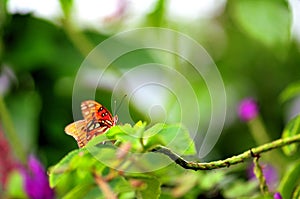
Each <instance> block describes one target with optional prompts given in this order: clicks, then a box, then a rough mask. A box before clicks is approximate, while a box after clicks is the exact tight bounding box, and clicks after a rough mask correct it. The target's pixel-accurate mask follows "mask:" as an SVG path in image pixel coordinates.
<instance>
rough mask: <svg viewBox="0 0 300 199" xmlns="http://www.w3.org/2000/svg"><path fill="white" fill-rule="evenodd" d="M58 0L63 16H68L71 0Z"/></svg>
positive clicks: (71, 4)
mask: <svg viewBox="0 0 300 199" xmlns="http://www.w3.org/2000/svg"><path fill="white" fill-rule="evenodd" d="M59 2H60V6H61V8H62V10H63V12H64V14H65V17H69V16H70V14H71V10H72V6H73V0H60V1H59Z"/></svg>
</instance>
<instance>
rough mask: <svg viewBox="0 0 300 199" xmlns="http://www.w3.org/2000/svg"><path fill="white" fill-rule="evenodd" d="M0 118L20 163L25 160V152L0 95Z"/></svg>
mask: <svg viewBox="0 0 300 199" xmlns="http://www.w3.org/2000/svg"><path fill="white" fill-rule="evenodd" d="M0 119H1V122H2V125H3V127H4V129H5V133H6V136H7V138H8V139H9V142H10V145H11V147H13V149H14V151H15V155H16V156H17V157H18V158H19V160H20V161H21V162H22V163H25V162H26V153H25V150H24V147H23V144H22V142H21V140H20V139H19V137H18V134H17V132H16V130H15V128H14V125H13V122H12V120H11V117H10V115H9V113H8V110H7V108H6V106H5V103H4V100H3V98H2V96H1V95H0Z"/></svg>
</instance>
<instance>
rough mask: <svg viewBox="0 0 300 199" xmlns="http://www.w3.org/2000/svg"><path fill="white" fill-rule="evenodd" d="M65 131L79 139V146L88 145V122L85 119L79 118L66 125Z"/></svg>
mask: <svg viewBox="0 0 300 199" xmlns="http://www.w3.org/2000/svg"><path fill="white" fill-rule="evenodd" d="M65 132H66V134H68V135H71V136H72V137H74V138H75V140H76V141H77V144H78V146H79V148H82V147H84V146H85V145H86V143H87V139H86V122H85V120H79V121H76V122H73V123H71V124H69V125H68V126H66V128H65Z"/></svg>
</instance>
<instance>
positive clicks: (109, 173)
mask: <svg viewBox="0 0 300 199" xmlns="http://www.w3.org/2000/svg"><path fill="white" fill-rule="evenodd" d="M220 2H221V1H220ZM224 2H225V1H224ZM9 3H10V1H9V0H8V1H6V0H2V1H1V0H0V98H1V99H2V97H3V99H4V102H5V104H4V103H3V106H2V103H1V108H0V133H2V131H3V133H4V134H5V135H6V134H9V133H8V131H10V130H7V128H6V126H7V125H6V123H7V122H6V121H9V118H10V119H11V121H12V123H11V124H12V125H13V126H10V127H9V128H8V129H11V130H12V131H16V134H17V137H18V138H19V139H20V143H21V144H16V145H14V144H13V143H14V142H11V140H9V141H10V142H11V143H10V144H11V147H12V150H14V151H15V152H16V153H15V154H14V156H13V157H14V158H18V155H20V153H19V152H18V151H20V148H22V147H23V148H22V149H23V150H21V151H23V153H26V154H30V153H35V154H37V156H38V157H39V158H40V160H41V161H42V162H43V163H44V164H45V165H46V166H47V167H49V173H50V175H49V179H50V183H51V186H52V187H53V188H54V189H55V192H56V194H57V198H105V197H106V196H112V197H115V196H117V197H119V198H124V199H125V198H134V197H136V198H147V197H148V198H157V197H160V198H197V197H198V198H218V197H219V198H220V197H224V198H249V197H253V198H270V196H263V195H262V194H261V193H260V192H259V183H258V182H257V181H255V180H249V179H248V178H247V176H246V171H247V168H248V166H249V165H250V162H245V163H241V164H239V165H236V166H230V167H229V168H224V169H219V170H213V171H191V170H185V169H183V168H181V167H180V166H179V165H177V164H175V163H174V162H173V161H172V160H171V159H169V158H168V157H167V156H165V155H163V154H160V153H154V152H151V151H152V149H153V148H155V147H156V146H158V145H162V146H166V147H167V148H168V149H170V150H172V151H173V152H174V153H176V154H178V155H180V156H181V157H184V158H185V159H187V160H189V161H193V162H209V161H211V160H222V159H225V158H228V157H231V156H233V155H237V154H239V153H240V152H242V151H246V150H249V149H250V148H254V147H255V146H257V145H258V143H259V141H262V140H255V139H256V138H255V133H253V132H251V131H252V130H253V129H256V135H257V134H260V135H261V132H263V131H265V132H266V135H267V136H268V137H267V138H268V139H269V141H271V140H275V139H277V138H279V137H280V138H281V139H282V140H285V139H288V138H291V137H294V136H299V118H300V117H299V111H298V107H299V94H300V83H299V76H300V70H299V65H300V56H299V41H297V40H296V39H295V38H296V37H295V35H293V34H292V33H291V31H292V30H293V28H292V22H293V20H292V14H293V13H292V11H291V4H289V2H288V1H285V0H228V1H226V2H225V3H224V5H223V6H224V7H223V8H222V9H221V8H220V11H219V12H218V13H217V14H215V15H213V16H206V17H204V18H191V19H190V18H188V19H186V18H181V17H178V16H173V15H171V14H170V13H171V12H170V10H168V9H169V7H168V4H169V1H165V0H157V1H156V2H155V5H154V6H153V9H149V12H147V13H144V15H143V16H141V20H139V22H137V23H136V22H134V23H133V22H132V21H134V20H131V19H132V18H130V17H131V14H132V13H130V10H129V12H128V13H125V14H124V13H122V14H120V16H118V17H119V18H118V17H116V18H117V19H116V18H113V19H110V20H107V21H106V24H105V25H103V26H101V27H98V28H97V29H93V28H86V27H82V26H81V24H79V23H78V21H77V19H76V18H75V17H74V16H75V15H76V9H75V7H74V6H75V1H73V0H59V1H58V4H59V5H60V9H61V12H62V15H61V16H59V17H58V18H52V19H51V20H47V19H42V18H40V17H37V16H36V15H35V13H30V12H29V13H22V12H19V13H18V12H17V13H10V11H9V10H8V7H9V6H8V4H9ZM45 4H46V2H45ZM129 7H130V6H129ZM220 7H221V6H220ZM148 26H154V27H161V28H171V29H173V30H177V31H179V32H183V33H185V34H186V35H188V36H189V37H191V38H192V39H193V40H195V41H197V42H198V43H199V44H201V45H202V46H203V48H204V49H206V50H207V52H208V53H209V54H210V55H211V57H212V59H213V60H214V62H215V63H216V65H217V68H218V70H219V73H220V75H221V76H222V78H223V80H224V84H225V89H226V91H227V99H226V100H227V117H226V124H225V127H224V129H223V131H222V135H221V136H220V138H219V139H218V142H217V144H216V145H215V146H214V148H213V150H212V152H211V153H210V154H208V155H207V156H206V157H203V158H201V159H199V158H198V157H197V151H198V150H199V149H200V147H201V146H202V145H203V139H204V138H203V137H204V136H205V131H206V129H207V128H208V127H209V124H208V123H209V122H208V121H209V120H210V119H211V117H212V113H211V108H212V101H211V99H210V97H211V95H210V93H209V91H207V85H206V82H205V79H204V78H203V77H201V76H198V75H197V74H196V72H195V69H194V68H193V67H191V66H190V63H188V61H187V60H185V59H184V58H182V57H179V56H175V55H173V54H172V55H170V54H169V52H165V51H163V50H161V51H154V50H153V49H150V48H149V49H146V50H144V51H141V50H139V49H138V50H135V51H132V52H130V53H128V54H126V55H122V56H121V57H119V58H118V59H116V60H114V61H113V63H110V64H111V65H110V67H109V70H108V71H109V72H110V73H111V76H110V78H108V79H107V80H105V82H104V83H103V82H101V83H99V82H98V77H96V76H93V75H95V74H96V73H98V72H99V71H101V69H99V68H96V69H95V71H88V72H89V73H88V74H87V75H86V77H85V79H83V80H82V81H80V85H81V86H82V87H83V89H82V91H81V93H80V97H81V98H82V99H84V100H86V98H87V96H88V94H87V93H90V92H94V94H95V100H97V101H99V102H100V103H101V104H103V105H105V106H106V107H109V106H108V105H110V104H113V103H111V102H112V101H114V100H117V99H115V98H114V97H115V96H113V95H112V93H114V92H118V91H114V89H113V88H112V86H111V85H112V82H115V81H117V80H119V79H121V77H122V75H124V74H127V72H129V71H132V70H133V69H135V68H136V67H137V66H141V65H143V64H148V63H159V64H162V65H168V66H170V68H171V69H172V70H176V71H177V72H179V73H180V75H182V77H183V78H185V79H187V80H188V83H189V85H191V87H192V88H193V90H194V91H195V95H196V98H197V101H196V103H197V104H196V103H194V102H193V101H191V100H190V98H189V96H188V95H187V90H186V88H185V87H184V86H183V85H180V83H178V82H176V80H177V79H176V80H175V79H171V82H172V83H174V84H173V85H174V87H175V88H176V89H178V90H179V91H180V93H181V94H182V96H184V97H183V99H184V103H182V104H179V105H178V104H176V103H177V98H176V97H177V96H175V97H174V96H173V94H172V93H171V94H169V95H168V96H167V97H164V95H163V94H161V93H160V92H157V93H155V95H153V93H151V95H147V97H148V98H147V99H145V98H143V99H144V102H145V101H146V102H149V101H152V100H153V101H154V102H155V103H156V102H157V99H158V100H164V105H165V106H164V111H165V112H164V113H160V112H159V113H158V114H157V115H158V116H157V117H155V118H151V115H150V114H149V112H151V111H149V107H148V105H145V104H147V103H144V104H143V103H141V102H140V101H139V100H136V99H135V98H134V97H132V98H130V99H128V104H126V105H128V111H129V112H130V113H129V114H128V115H130V119H128V118H129V117H127V118H126V117H124V118H123V117H120V118H119V124H120V125H117V126H115V127H113V128H111V129H110V130H109V131H108V132H106V133H105V134H103V135H100V136H97V137H96V138H94V139H93V140H91V141H90V142H89V144H88V145H87V146H86V147H85V148H82V149H75V150H74V148H76V147H77V145H76V142H75V141H74V139H72V138H71V137H70V136H67V135H66V134H65V133H64V132H63V130H64V128H65V126H66V125H67V124H69V123H71V122H72V121H74V119H75V120H76V119H79V118H81V113H80V110H79V109H80V106H77V104H79V103H80V102H81V101H79V100H78V101H76V100H74V99H73V98H72V95H73V93H72V92H73V87H74V82H76V78H77V72H78V71H79V69H80V67H81V63H82V62H83V61H84V59H85V57H86V56H87V55H88V54H89V53H90V52H91V50H92V49H93V48H94V47H96V46H97V45H98V44H99V43H101V42H103V41H105V40H106V39H108V38H111V36H113V35H114V34H117V33H119V32H121V31H127V30H130V29H132V28H133V27H134V28H143V27H148ZM99 29H101V30H100V31H99ZM143 36H145V35H139V36H137V37H135V38H133V39H132V40H126V41H125V40H120V41H119V40H118V41H116V43H114V44H115V45H116V46H117V47H118V48H117V49H118V50H119V49H123V48H126V47H128V46H134V45H137V44H140V43H141V44H142V41H141V40H142V39H141V38H143ZM168 39H170V41H171V43H172V45H174V48H181V47H182V46H180V44H181V40H177V38H168ZM161 42H162V43H163V42H164V41H161ZM184 50H185V51H184V52H186V53H187V54H189V53H192V52H189V51H190V49H184ZM106 58H109V52H101V53H100V56H99V57H97V63H102V62H104V60H105V59H106ZM198 58H199V60H202V57H201V56H200V55H199V57H198ZM205 72H210V71H209V70H208V71H205ZM147 75H148V74H147ZM147 75H144V76H141V77H139V78H137V80H139V79H143V78H145V77H146V76H147ZM151 75H152V74H150V73H149V75H148V76H151ZM160 75H161V76H158V77H153V78H156V79H164V80H165V79H167V78H168V77H167V75H165V74H160ZM164 75H165V76H164ZM129 79H130V78H129ZM128 82H130V81H128ZM130 83H132V82H130ZM94 85H97V86H96V87H93V86H94ZM129 85H130V86H132V85H131V84H129V83H128V84H126V85H124V87H126V86H127V87H130V86H129ZM137 86H140V85H137ZM118 94H119V95H124V93H122V92H120V93H118ZM126 94H127V93H126ZM142 94H143V95H145V93H142ZM246 96H248V97H249V96H250V97H251V98H253V99H255V100H256V101H257V102H258V103H259V113H258V114H259V119H260V121H259V122H261V123H260V124H258V123H257V121H255V122H252V123H248V122H247V121H246V122H247V125H248V127H250V128H247V125H245V123H243V122H241V121H240V120H239V119H238V116H237V113H236V108H237V107H238V102H239V101H240V100H241V99H242V98H244V97H246ZM130 100H131V101H130ZM72 103H73V104H72ZM117 103H119V101H117ZM155 103H154V104H155ZM162 104H163V103H162ZM181 105H182V107H185V108H184V109H185V110H181V109H180V108H182V107H181ZM72 106H73V107H72ZM120 107H121V108H120V109H119V111H120V112H122V111H124V109H125V108H124V106H120ZM6 108H7V110H8V112H7V111H6ZM72 108H73V109H72ZM151 108H152V107H151ZM194 109H199V110H200V114H199V115H194V114H192V111H193V110H194ZM151 110H152V109H151ZM153 110H156V109H153ZM72 111H73V112H72ZM183 111H187V112H188V113H189V114H187V115H188V116H187V117H188V119H187V120H184V121H183V120H182V113H183ZM117 114H119V113H117ZM119 115H122V114H119ZM164 115H165V118H163V117H164ZM198 116H199V121H196V119H195V118H197V117H198ZM140 120H142V121H146V122H139V121H140ZM162 121H164V123H162ZM197 122H198V123H199V126H198V128H197V129H192V130H191V129H190V128H188V127H186V126H188V125H187V124H190V123H197ZM8 123H9V122H8ZM122 123H123V124H124V125H122ZM128 123H130V124H128ZM147 124H148V125H147ZM253 125H256V126H254V128H253ZM8 126H9V125H8ZM255 127H256V128H255ZM263 128H265V129H263ZM261 129H263V131H259V130H261ZM6 137H7V138H9V137H10V136H6ZM258 137H259V136H258ZM102 142H106V144H99V143H102ZM17 143H18V142H17ZM1 146H2V145H1V143H0V148H1ZM19 147H20V148H19ZM282 152H283V153H281V151H280V150H278V149H274V151H272V152H268V153H264V154H261V157H260V161H261V162H260V164H262V167H263V163H262V162H266V163H267V164H272V166H274V167H275V168H276V170H277V171H278V174H279V176H280V179H279V182H275V184H276V185H275V187H276V190H270V193H271V194H273V193H275V192H279V193H280V194H281V195H282V197H283V198H291V197H294V198H297V197H299V195H300V194H299V193H300V188H299V187H300V182H299V175H300V166H299V165H300V164H299V157H298V154H299V146H298V143H293V144H288V145H285V146H284V147H283V148H282ZM66 154H67V155H66ZM15 156H16V157H15ZM20 161H21V162H22V161H23V160H22V158H20ZM0 175H1V165H0ZM21 178H22V176H21V175H20V173H18V172H17V171H14V172H12V173H11V174H10V177H9V179H8V180H7V183H6V189H3V187H2V186H0V198H1V197H2V196H3V197H6V198H9V197H11V198H13V197H18V198H26V196H25V193H24V191H22V190H21V189H22V179H21ZM2 192H3V195H2Z"/></svg>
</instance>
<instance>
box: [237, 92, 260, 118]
mask: <svg viewBox="0 0 300 199" xmlns="http://www.w3.org/2000/svg"><path fill="white" fill-rule="evenodd" d="M258 112H259V110H258V106H257V103H256V101H255V100H254V99H253V98H245V99H243V100H242V101H241V102H240V104H239V106H238V115H239V117H240V119H241V120H243V121H245V122H248V121H250V120H252V119H254V118H256V116H257V115H258Z"/></svg>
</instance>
